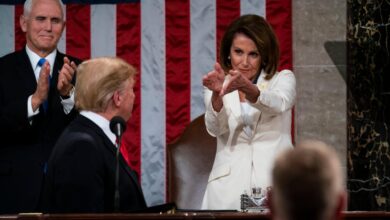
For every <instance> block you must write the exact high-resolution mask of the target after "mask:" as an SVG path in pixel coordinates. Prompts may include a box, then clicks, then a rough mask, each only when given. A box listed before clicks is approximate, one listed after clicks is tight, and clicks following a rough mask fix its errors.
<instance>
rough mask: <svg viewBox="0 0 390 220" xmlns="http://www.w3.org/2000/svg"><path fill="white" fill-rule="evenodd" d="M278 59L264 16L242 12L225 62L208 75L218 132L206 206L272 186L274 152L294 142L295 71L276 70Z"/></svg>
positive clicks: (232, 202)
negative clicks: (256, 188)
mask: <svg viewBox="0 0 390 220" xmlns="http://www.w3.org/2000/svg"><path fill="white" fill-rule="evenodd" d="M278 60H279V45H278V42H277V39H276V36H275V34H274V32H273V30H272V28H271V26H270V25H269V24H268V23H267V22H266V21H265V20H264V18H262V17H260V16H257V15H245V16H241V17H240V18H238V19H237V20H235V21H234V22H233V23H232V24H231V25H230V26H229V27H228V29H227V30H226V32H225V35H224V36H223V38H222V41H221V48H220V64H219V63H216V64H215V67H214V70H213V71H211V72H209V73H208V74H207V75H206V76H204V78H203V85H204V86H205V104H206V114H205V122H206V127H207V130H208V132H209V133H210V134H211V135H212V136H215V137H216V138H217V153H216V157H215V161H214V165H213V168H212V171H211V173H210V177H209V180H208V184H207V188H206V192H205V195H204V198H203V203H202V208H203V209H237V210H238V209H240V195H241V194H243V193H245V192H246V193H248V194H249V195H250V193H251V189H252V188H253V187H261V188H262V189H263V190H265V188H267V187H268V186H270V182H271V181H270V180H271V170H272V166H273V161H274V158H275V157H276V156H277V154H278V153H279V152H281V151H282V150H283V149H286V148H290V147H292V142H291V109H292V107H293V105H294V101H295V95H296V92H295V77H294V74H293V73H292V72H291V71H290V70H282V71H280V72H277V67H278Z"/></svg>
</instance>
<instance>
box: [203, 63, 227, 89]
mask: <svg viewBox="0 0 390 220" xmlns="http://www.w3.org/2000/svg"><path fill="white" fill-rule="evenodd" d="M224 80H225V73H224V71H223V69H222V67H221V65H220V64H219V63H215V65H214V70H212V71H210V72H209V73H207V75H205V76H204V77H203V85H204V86H205V87H207V88H208V89H210V90H211V91H213V92H215V93H218V94H219V93H220V91H221V90H222V86H223V82H224Z"/></svg>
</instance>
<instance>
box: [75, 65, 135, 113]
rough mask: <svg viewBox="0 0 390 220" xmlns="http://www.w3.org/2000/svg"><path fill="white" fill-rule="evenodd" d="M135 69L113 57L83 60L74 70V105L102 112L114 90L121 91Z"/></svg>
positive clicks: (79, 108)
mask: <svg viewBox="0 0 390 220" xmlns="http://www.w3.org/2000/svg"><path fill="white" fill-rule="evenodd" d="M136 73H137V72H136V69H135V68H134V67H133V66H131V65H130V64H128V63H127V62H126V61H124V60H122V59H120V58H115V57H101V58H94V59H91V60H87V61H84V62H83V63H81V64H80V65H79V66H78V68H77V72H76V88H75V105H76V108H77V109H78V110H79V111H81V110H87V111H93V112H104V111H105V110H106V109H107V106H108V104H109V102H110V100H111V97H112V96H113V94H114V92H115V91H122V90H124V88H125V87H126V85H127V83H129V82H130V80H131V79H134V75H135V74H136Z"/></svg>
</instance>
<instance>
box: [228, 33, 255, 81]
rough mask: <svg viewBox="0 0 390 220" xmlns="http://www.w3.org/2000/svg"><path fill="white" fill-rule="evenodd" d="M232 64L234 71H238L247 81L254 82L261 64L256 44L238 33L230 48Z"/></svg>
mask: <svg viewBox="0 0 390 220" xmlns="http://www.w3.org/2000/svg"><path fill="white" fill-rule="evenodd" d="M230 62H231V64H232V68H233V70H238V71H240V72H241V73H242V74H243V75H244V76H245V77H246V78H247V79H249V80H253V78H254V77H255V75H256V73H258V70H259V68H260V63H261V57H260V52H259V51H258V50H257V47H256V44H255V42H253V40H251V39H250V38H249V37H247V36H246V35H244V34H241V33H237V34H236V35H235V36H234V38H233V42H232V46H231V47H230Z"/></svg>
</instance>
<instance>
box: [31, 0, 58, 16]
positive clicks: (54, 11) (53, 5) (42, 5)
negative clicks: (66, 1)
mask: <svg viewBox="0 0 390 220" xmlns="http://www.w3.org/2000/svg"><path fill="white" fill-rule="evenodd" d="M62 13H63V11H62V8H61V5H60V4H59V3H58V2H56V1H46V0H43V1H42V0H39V1H35V2H33V5H32V7H31V12H30V14H31V15H33V16H42V17H58V18H61V17H62V15H63V14H62Z"/></svg>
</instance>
